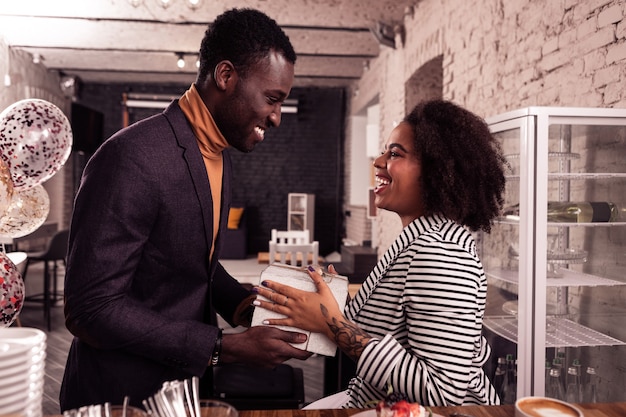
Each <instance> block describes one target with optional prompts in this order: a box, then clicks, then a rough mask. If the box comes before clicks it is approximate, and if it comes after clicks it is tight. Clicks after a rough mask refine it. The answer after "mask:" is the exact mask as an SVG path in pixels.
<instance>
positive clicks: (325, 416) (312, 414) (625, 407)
mask: <svg viewBox="0 0 626 417" xmlns="http://www.w3.org/2000/svg"><path fill="white" fill-rule="evenodd" d="M578 407H579V408H580V409H581V410H582V411H583V413H584V414H585V417H624V416H626V402H620V403H599V404H579V405H578ZM362 411H364V410H362V409H354V408H353V409H338V410H254V411H240V412H239V417H350V416H352V415H354V414H357V413H360V412H362ZM432 411H433V413H435V414H439V415H442V416H444V417H454V416H455V414H454V413H458V414H456V416H458V417H467V416H471V417H514V416H515V410H514V407H513V406H512V405H492V406H479V405H466V406H462V407H432Z"/></svg>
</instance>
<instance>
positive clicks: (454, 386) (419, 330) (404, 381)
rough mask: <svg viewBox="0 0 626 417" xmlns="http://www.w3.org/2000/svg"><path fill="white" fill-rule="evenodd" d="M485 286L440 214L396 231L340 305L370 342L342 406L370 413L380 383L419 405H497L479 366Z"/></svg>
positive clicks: (474, 259)
mask: <svg viewBox="0 0 626 417" xmlns="http://www.w3.org/2000/svg"><path fill="white" fill-rule="evenodd" d="M486 294H487V281H486V278H485V274H484V271H483V268H482V265H481V263H480V260H479V259H478V256H477V254H476V245H475V242H474V239H473V237H472V235H471V233H470V232H469V231H468V230H466V229H465V228H464V227H463V226H461V225H459V224H457V223H455V222H453V221H451V220H448V219H446V218H443V217H440V216H430V217H421V218H418V219H416V220H415V221H413V222H412V223H411V224H409V225H408V226H407V227H405V228H404V230H403V231H402V233H401V234H400V235H399V236H398V238H397V239H396V240H395V242H394V243H393V245H391V247H390V248H389V250H387V252H386V253H385V255H384V256H383V258H382V259H381V260H380V261H379V262H378V264H377V265H376V267H375V268H374V270H373V271H372V272H371V273H370V275H369V276H368V277H367V279H366V280H365V282H364V283H363V286H362V287H361V289H360V290H359V292H358V293H357V294H356V296H355V298H354V299H353V300H352V301H351V302H350V303H349V304H348V305H347V306H346V309H345V314H346V316H347V318H348V319H350V320H352V321H354V322H355V323H357V324H358V325H359V326H360V327H361V328H362V329H363V330H364V331H366V332H367V333H369V334H370V335H371V336H372V337H373V338H374V339H372V340H371V341H370V342H369V343H368V345H367V346H366V347H365V350H364V351H363V354H362V355H361V357H360V358H359V361H358V363H357V375H356V377H355V378H353V379H352V381H351V382H350V385H349V388H348V393H349V395H350V401H349V402H348V404H346V407H371V406H373V405H374V404H375V401H377V400H380V399H382V398H384V397H385V395H386V393H387V387H388V384H391V385H392V387H393V391H394V392H403V393H405V394H406V395H407V396H408V397H409V399H410V400H411V401H413V402H419V403H420V404H422V405H426V406H445V405H460V404H497V403H499V399H498V396H497V394H496V392H495V390H494V388H493V386H492V385H491V383H490V382H489V380H488V378H487V377H486V376H485V374H484V372H483V370H482V365H483V364H484V363H485V361H486V360H487V359H488V357H489V354H490V348H489V345H488V344H487V341H486V340H485V339H484V337H482V335H481V332H482V321H483V314H484V309H485V298H486Z"/></svg>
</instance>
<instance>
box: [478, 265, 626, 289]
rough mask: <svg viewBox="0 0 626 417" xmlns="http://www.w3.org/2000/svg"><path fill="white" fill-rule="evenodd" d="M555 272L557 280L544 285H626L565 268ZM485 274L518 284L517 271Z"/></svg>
mask: <svg viewBox="0 0 626 417" xmlns="http://www.w3.org/2000/svg"><path fill="white" fill-rule="evenodd" d="M556 272H557V273H558V274H559V275H561V276H560V277H558V278H550V277H548V278H547V279H546V285H547V286H548V287H600V286H607V287H609V286H617V285H626V282H621V281H616V280H614V279H609V278H603V277H599V276H596V275H591V274H585V273H583V272H577V271H572V270H571V269H567V268H557V270H556ZM486 274H487V276H488V277H490V278H493V279H497V280H500V281H505V282H510V283H512V284H518V279H519V272H518V271H517V270H513V269H504V268H495V269H493V270H489V271H486Z"/></svg>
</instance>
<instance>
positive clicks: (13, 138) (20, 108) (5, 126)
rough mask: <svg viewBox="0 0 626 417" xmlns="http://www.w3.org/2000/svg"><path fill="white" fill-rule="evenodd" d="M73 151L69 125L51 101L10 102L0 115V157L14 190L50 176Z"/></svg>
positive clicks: (31, 185)
mask: <svg viewBox="0 0 626 417" xmlns="http://www.w3.org/2000/svg"><path fill="white" fill-rule="evenodd" d="M71 152H72V128H71V126H70V123H69V121H68V120H67V117H65V115H64V114H63V112H62V111H61V110H60V109H59V108H58V107H57V106H55V105H54V104H52V103H50V102H48V101H45V100H39V99H26V100H21V101H18V102H16V103H13V104H12V105H11V106H9V107H7V108H6V109H5V110H4V111H3V112H2V113H1V114H0V157H1V158H2V160H3V161H4V162H5V163H6V164H7V166H8V167H9V171H10V172H11V178H12V179H13V186H14V187H15V189H24V188H31V187H34V186H35V185H38V184H41V183H42V182H44V181H46V180H48V179H50V177H52V176H53V175H54V174H56V173H57V171H58V170H59V169H60V168H61V167H62V166H63V164H65V162H66V161H67V159H68V158H69V156H70V153H71Z"/></svg>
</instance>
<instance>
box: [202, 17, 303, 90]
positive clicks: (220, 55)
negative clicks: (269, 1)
mask: <svg viewBox="0 0 626 417" xmlns="http://www.w3.org/2000/svg"><path fill="white" fill-rule="evenodd" d="M272 50H275V51H277V52H279V53H281V54H282V55H283V56H284V57H285V58H286V59H287V60H288V61H289V62H291V63H292V64H295V62H296V53H295V51H294V50H293V46H292V45H291V42H290V41H289V38H288V37H287V35H285V32H283V30H282V29H281V28H280V26H278V24H277V23H276V21H275V20H274V19H272V18H270V17H269V16H267V15H266V14H264V13H263V12H260V11H258V10H254V9H248V8H244V9H231V10H228V11H226V12H224V13H223V14H221V15H219V16H218V17H217V18H216V19H215V21H214V22H213V23H211V24H210V25H209V28H208V29H207V31H206V32H205V34H204V39H202V44H201V46H200V69H199V72H198V81H204V80H206V78H207V77H208V76H210V75H212V73H213V70H214V69H215V66H216V65H217V63H218V62H220V61H223V60H229V61H230V62H232V63H233V65H234V66H235V69H236V70H237V72H238V73H239V75H240V76H243V77H245V76H246V74H247V72H248V71H249V70H250V68H251V67H252V66H253V65H255V64H256V63H258V62H259V61H260V60H262V59H263V58H265V57H267V56H268V55H269V53H270V51H272Z"/></svg>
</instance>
